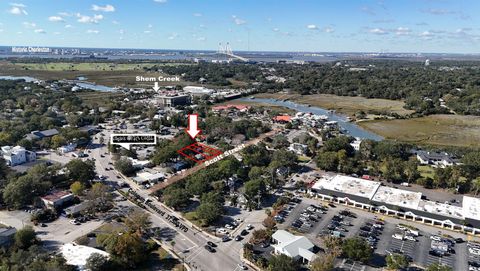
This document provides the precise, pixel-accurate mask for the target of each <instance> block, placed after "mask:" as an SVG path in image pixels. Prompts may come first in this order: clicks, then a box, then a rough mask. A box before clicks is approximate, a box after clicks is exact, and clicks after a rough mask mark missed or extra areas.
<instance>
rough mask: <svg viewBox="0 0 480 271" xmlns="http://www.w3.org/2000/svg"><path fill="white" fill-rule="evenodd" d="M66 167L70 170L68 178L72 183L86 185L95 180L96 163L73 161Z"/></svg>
mask: <svg viewBox="0 0 480 271" xmlns="http://www.w3.org/2000/svg"><path fill="white" fill-rule="evenodd" d="M65 167H66V168H67V170H68V178H69V179H70V180H72V181H80V182H82V183H84V184H86V183H88V181H90V180H93V178H95V163H94V162H93V161H91V160H87V161H82V160H80V159H73V160H71V161H70V162H68V163H67V164H66V165H65Z"/></svg>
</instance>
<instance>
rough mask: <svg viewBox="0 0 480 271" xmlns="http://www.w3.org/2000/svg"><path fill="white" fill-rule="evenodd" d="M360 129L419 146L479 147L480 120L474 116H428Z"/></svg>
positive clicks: (377, 122) (369, 124)
mask: <svg viewBox="0 0 480 271" xmlns="http://www.w3.org/2000/svg"><path fill="white" fill-rule="evenodd" d="M359 125H360V126H362V127H363V128H364V129H366V130H369V131H371V132H374V133H376V134H379V135H381V136H383V137H385V138H387V139H394V140H399V141H404V142H412V143H419V144H432V145H444V146H447V145H449V146H462V147H466V146H468V147H478V142H479V141H480V118H479V117H476V116H460V115H431V116H426V117H421V118H412V119H404V120H402V119H396V120H375V121H364V122H360V123H359Z"/></svg>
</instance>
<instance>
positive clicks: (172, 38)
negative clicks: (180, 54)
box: [168, 33, 178, 40]
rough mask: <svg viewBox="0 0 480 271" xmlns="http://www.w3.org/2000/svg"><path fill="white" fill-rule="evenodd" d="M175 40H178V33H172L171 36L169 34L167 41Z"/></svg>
mask: <svg viewBox="0 0 480 271" xmlns="http://www.w3.org/2000/svg"><path fill="white" fill-rule="evenodd" d="M176 38H178V33H172V34H170V36H169V37H168V39H169V40H174V39H176Z"/></svg>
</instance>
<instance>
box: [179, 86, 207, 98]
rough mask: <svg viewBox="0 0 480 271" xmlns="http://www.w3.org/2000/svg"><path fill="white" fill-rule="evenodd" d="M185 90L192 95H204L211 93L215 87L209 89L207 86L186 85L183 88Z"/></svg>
mask: <svg viewBox="0 0 480 271" xmlns="http://www.w3.org/2000/svg"><path fill="white" fill-rule="evenodd" d="M183 91H185V92H186V93H189V94H190V95H192V96H203V95H210V94H212V93H213V92H214V91H213V89H208V88H205V87H197V86H186V87H184V88H183Z"/></svg>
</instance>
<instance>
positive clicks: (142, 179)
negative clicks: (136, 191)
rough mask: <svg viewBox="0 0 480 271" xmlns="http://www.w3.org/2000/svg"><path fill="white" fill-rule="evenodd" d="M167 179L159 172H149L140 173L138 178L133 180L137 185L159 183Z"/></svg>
mask: <svg viewBox="0 0 480 271" xmlns="http://www.w3.org/2000/svg"><path fill="white" fill-rule="evenodd" d="M163 179H165V174H163V173H160V172H157V173H150V172H148V171H145V172H139V173H137V176H136V177H134V178H132V180H133V181H134V182H136V183H137V184H144V183H158V182H160V181H162V180H163Z"/></svg>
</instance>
